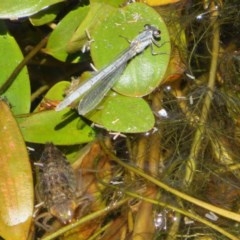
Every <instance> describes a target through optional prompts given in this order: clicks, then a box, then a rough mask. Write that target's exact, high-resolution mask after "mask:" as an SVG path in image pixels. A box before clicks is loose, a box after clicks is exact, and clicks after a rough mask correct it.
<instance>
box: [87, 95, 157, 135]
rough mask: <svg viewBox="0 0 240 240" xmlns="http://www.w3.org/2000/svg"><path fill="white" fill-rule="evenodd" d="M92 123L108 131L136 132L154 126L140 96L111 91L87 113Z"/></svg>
mask: <svg viewBox="0 0 240 240" xmlns="http://www.w3.org/2000/svg"><path fill="white" fill-rule="evenodd" d="M87 118H89V119H90V120H91V121H93V122H94V123H97V124H99V125H102V126H104V128H106V129H107V130H109V131H115V132H127V133H138V132H146V131H149V130H150V129H152V128H153V126H154V122H155V120H154V116H153V114H152V110H151V109H150V108H149V105H148V104H147V103H146V102H145V101H144V100H143V99H142V98H133V97H126V96H122V95H119V94H117V93H115V92H111V94H110V95H109V96H107V97H106V98H105V99H104V101H103V102H102V103H101V104H100V106H99V107H98V110H96V111H93V112H92V113H90V114H89V115H87Z"/></svg>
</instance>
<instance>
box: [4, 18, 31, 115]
mask: <svg viewBox="0 0 240 240" xmlns="http://www.w3.org/2000/svg"><path fill="white" fill-rule="evenodd" d="M0 56H2V57H1V59H0V69H1V75H0V86H2V85H3V84H4V83H5V82H6V80H7V78H8V77H9V76H10V75H11V73H12V72H13V71H14V69H15V68H16V66H17V65H18V64H19V63H20V62H21V61H22V60H23V55H22V52H21V50H20V49H19V47H18V44H17V42H16V41H15V39H14V38H13V37H12V36H10V35H9V34H8V33H7V29H6V27H5V25H4V23H3V22H2V21H0ZM30 94H31V91H30V81H29V76H28V71H27V68H26V67H24V68H23V69H22V71H21V72H20V74H19V75H18V76H17V77H16V78H15V79H14V81H13V83H12V84H11V86H10V87H9V88H8V89H7V90H6V91H5V92H4V93H3V94H2V95H1V96H2V97H6V98H7V100H8V101H9V102H10V104H11V105H12V111H13V112H14V114H23V113H28V112H29V110H30V96H31V95H30Z"/></svg>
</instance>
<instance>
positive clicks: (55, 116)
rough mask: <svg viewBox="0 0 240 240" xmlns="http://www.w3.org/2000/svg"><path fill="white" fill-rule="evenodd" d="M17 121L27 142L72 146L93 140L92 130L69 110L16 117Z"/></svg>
mask: <svg viewBox="0 0 240 240" xmlns="http://www.w3.org/2000/svg"><path fill="white" fill-rule="evenodd" d="M17 120H18V122H19V126H20V128H21V131H22V134H23V137H24V139H25V141H27V142H34V143H46V142H54V144H58V145H73V144H80V143H87V142H90V141H92V140H94V138H95V133H94V131H93V130H92V128H90V127H89V126H88V125H86V123H85V122H84V121H83V120H82V119H81V118H80V117H79V116H78V115H77V114H75V113H74V112H73V111H69V109H65V110H63V111H61V112H55V111H54V110H50V111H42V112H38V113H34V114H31V115H29V116H25V117H18V118H17Z"/></svg>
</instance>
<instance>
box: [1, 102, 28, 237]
mask: <svg viewBox="0 0 240 240" xmlns="http://www.w3.org/2000/svg"><path fill="white" fill-rule="evenodd" d="M0 109H1V111H0V139H2V141H1V144H0V168H1V174H0V202H1V204H0V236H2V237H3V238H4V239H9V240H24V239H27V236H28V232H29V228H30V224H31V220H32V213H33V179H32V171H31V166H30V162H29V157H28V153H27V150H26V146H25V143H24V140H23V138H22V135H21V133H20V130H19V128H18V125H17V123H16V121H15V119H14V117H13V115H12V113H11V111H10V109H9V107H8V106H7V104H6V103H5V102H3V101H0Z"/></svg>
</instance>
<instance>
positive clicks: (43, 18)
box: [29, 3, 64, 26]
mask: <svg viewBox="0 0 240 240" xmlns="http://www.w3.org/2000/svg"><path fill="white" fill-rule="evenodd" d="M63 5H64V3H59V4H55V5H52V6H50V7H49V8H46V9H44V10H42V11H40V12H37V13H36V14H34V15H33V16H31V17H30V18H29V20H30V22H31V23H32V25H33V26H41V25H44V24H47V23H50V22H52V21H54V19H55V18H56V17H57V14H58V13H59V11H60V10H61V8H62V7H63Z"/></svg>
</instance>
